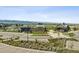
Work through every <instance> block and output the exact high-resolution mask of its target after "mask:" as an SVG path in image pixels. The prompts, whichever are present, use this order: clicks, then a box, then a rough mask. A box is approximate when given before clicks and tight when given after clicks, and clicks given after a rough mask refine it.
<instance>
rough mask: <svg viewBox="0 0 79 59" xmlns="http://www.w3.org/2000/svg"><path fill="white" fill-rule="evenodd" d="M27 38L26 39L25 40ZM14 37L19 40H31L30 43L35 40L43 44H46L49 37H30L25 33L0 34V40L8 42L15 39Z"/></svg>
mask: <svg viewBox="0 0 79 59" xmlns="http://www.w3.org/2000/svg"><path fill="white" fill-rule="evenodd" d="M27 36H28V39H27ZM16 37H19V39H20V40H31V41H35V40H36V39H37V40H38V41H44V42H48V39H49V38H50V36H32V35H31V34H28V35H27V33H16V32H0V38H3V39H6V40H9V39H11V38H12V39H15V38H16Z"/></svg>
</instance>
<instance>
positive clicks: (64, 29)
mask: <svg viewBox="0 0 79 59" xmlns="http://www.w3.org/2000/svg"><path fill="white" fill-rule="evenodd" d="M55 30H56V31H60V32H68V31H69V30H70V27H69V25H67V24H65V23H63V24H58V25H57V26H56V29H55Z"/></svg>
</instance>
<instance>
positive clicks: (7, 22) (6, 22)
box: [0, 20, 37, 24]
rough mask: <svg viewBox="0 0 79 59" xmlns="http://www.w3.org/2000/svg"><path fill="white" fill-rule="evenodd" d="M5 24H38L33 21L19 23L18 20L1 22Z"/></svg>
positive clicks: (0, 21)
mask: <svg viewBox="0 0 79 59" xmlns="http://www.w3.org/2000/svg"><path fill="white" fill-rule="evenodd" d="M0 23H3V24H37V22H32V21H17V20H0Z"/></svg>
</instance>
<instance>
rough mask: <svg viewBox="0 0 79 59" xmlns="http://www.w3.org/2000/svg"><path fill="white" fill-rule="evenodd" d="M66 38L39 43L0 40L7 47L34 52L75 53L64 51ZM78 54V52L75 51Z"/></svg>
mask: <svg viewBox="0 0 79 59" xmlns="http://www.w3.org/2000/svg"><path fill="white" fill-rule="evenodd" d="M66 40H71V39H66V38H55V39H48V41H49V42H40V41H37V40H36V41H25V40H4V39H0V42H1V43H5V44H8V45H12V46H16V47H22V48H30V49H36V50H43V51H51V52H60V53H63V52H65V53H66V52H76V51H71V50H68V49H66V48H65V47H66ZM77 52H79V51H77Z"/></svg>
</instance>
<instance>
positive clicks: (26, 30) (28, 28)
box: [19, 27, 32, 32]
mask: <svg viewBox="0 0 79 59" xmlns="http://www.w3.org/2000/svg"><path fill="white" fill-rule="evenodd" d="M19 32H32V30H31V28H30V27H21V28H20V29H19Z"/></svg>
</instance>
